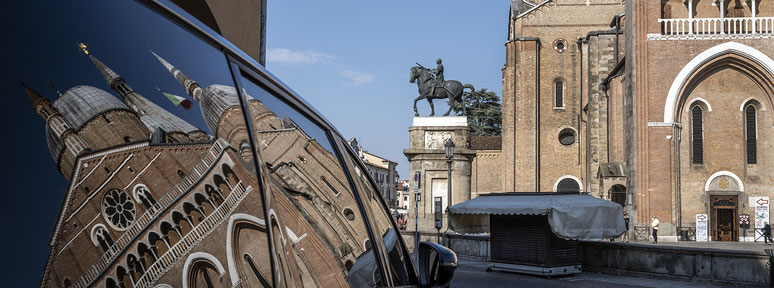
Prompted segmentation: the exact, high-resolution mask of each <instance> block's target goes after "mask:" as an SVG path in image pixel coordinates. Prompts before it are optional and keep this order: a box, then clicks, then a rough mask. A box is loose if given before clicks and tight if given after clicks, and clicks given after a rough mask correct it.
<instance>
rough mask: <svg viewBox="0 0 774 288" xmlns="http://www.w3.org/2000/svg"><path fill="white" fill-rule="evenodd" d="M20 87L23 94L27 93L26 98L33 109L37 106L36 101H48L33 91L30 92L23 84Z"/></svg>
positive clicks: (30, 89)
mask: <svg viewBox="0 0 774 288" xmlns="http://www.w3.org/2000/svg"><path fill="white" fill-rule="evenodd" d="M21 85H22V87H24V92H27V97H28V98H29V99H30V104H32V106H33V107H36V106H37V105H38V101H40V100H44V99H45V100H48V99H46V97H43V96H42V95H40V93H38V92H37V91H35V90H32V88H30V87H29V86H27V84H24V82H22V83H21ZM36 110H37V109H36Z"/></svg>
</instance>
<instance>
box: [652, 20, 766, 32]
mask: <svg viewBox="0 0 774 288" xmlns="http://www.w3.org/2000/svg"><path fill="white" fill-rule="evenodd" d="M658 22H659V23H660V24H661V34H662V35H669V36H676V35H722V34H771V33H774V17H735V18H682V19H659V20H658Z"/></svg>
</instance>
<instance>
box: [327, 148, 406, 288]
mask: <svg viewBox="0 0 774 288" xmlns="http://www.w3.org/2000/svg"><path fill="white" fill-rule="evenodd" d="M336 145H337V146H339V149H342V150H345V151H346V152H345V153H347V154H348V155H349V157H350V159H353V163H352V164H353V165H356V166H358V168H360V170H361V171H363V172H364V173H363V174H364V175H368V176H366V178H367V179H368V184H369V185H371V188H372V189H373V190H374V193H379V189H376V187H378V186H377V185H376V181H374V178H373V176H372V175H371V173H368V170H367V169H366V167H365V163H363V161H362V160H361V159H360V158H359V157H357V156H356V155H357V154H356V153H355V151H354V150H353V149H352V147H351V146H349V145H346V144H345V140H344V137H341V136H339V137H338V138H337V141H336ZM352 168H354V167H352ZM346 173H347V174H348V175H350V177H354V175H351V173H350V171H347V172H346ZM353 180H354V178H353ZM352 185H355V184H354V182H353V183H352ZM355 190H357V189H356V188H355ZM365 193H366V192H365V191H363V192H362V193H360V194H359V197H362V198H363V199H366V197H367V196H368V195H365ZM375 198H377V199H379V200H377V201H378V202H379V203H381V204H380V205H381V208H382V210H383V211H384V212H386V214H387V217H390V221H389V223H390V225H391V227H392V229H393V230H394V231H395V233H397V236H398V240H397V241H398V242H399V244H398V245H400V246H401V247H400V249H401V250H402V251H403V255H406V256H407V257H408V261H407V262H408V265H406V270H408V271H409V273H408V274H409V279H408V281H409V283H403V285H411V284H418V283H419V278H418V276H417V275H418V274H417V273H416V271H417V270H416V267H415V265H414V262H413V261H411V253H409V251H408V248H407V247H408V246H406V242H405V241H404V240H403V236H401V233H400V230H399V229H398V227H397V224H396V223H395V219H393V218H392V213H390V209H389V206H387V203H386V202H384V198H383V197H381V195H380V196H379V197H375ZM370 208H371V207H370V206H369V211H368V212H369V213H370V214H371V217H377V216H376V214H375V212H374V211H371V210H370ZM371 222H376V220H373V219H372V220H371ZM372 228H373V227H372ZM377 235H380V237H379V239H378V240H379V241H378V242H371V243H380V247H381V248H382V253H383V255H385V256H384V257H385V259H386V261H387V262H389V261H390V260H389V259H390V258H389V256H388V255H387V254H388V252H387V251H386V250H385V248H384V238H382V237H381V233H377ZM371 241H373V240H371ZM404 263H405V262H404ZM386 264H387V267H388V268H389V269H391V268H392V266H391V265H389V263H386ZM403 265H405V264H403ZM387 272H390V271H387ZM387 275H392V274H391V273H390V274H387ZM390 278H391V277H390ZM393 284H394V283H393Z"/></svg>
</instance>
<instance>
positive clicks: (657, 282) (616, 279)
mask: <svg viewBox="0 0 774 288" xmlns="http://www.w3.org/2000/svg"><path fill="white" fill-rule="evenodd" d="M487 266H488V263H487V262H482V261H474V260H466V259H460V260H459V267H458V268H457V270H456V271H455V272H454V280H452V283H451V286H452V287H486V288H498V287H530V288H535V287H602V288H604V287H724V286H721V285H713V284H711V283H705V282H686V281H675V280H665V279H658V278H646V277H631V276H618V275H610V274H601V273H591V272H585V273H581V274H577V275H574V276H563V277H553V278H544V277H539V276H531V275H524V274H516V273H507V272H487V271H486V268H487Z"/></svg>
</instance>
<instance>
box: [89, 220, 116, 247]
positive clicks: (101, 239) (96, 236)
mask: <svg viewBox="0 0 774 288" xmlns="http://www.w3.org/2000/svg"><path fill="white" fill-rule="evenodd" d="M91 240H92V241H93V242H94V245H97V246H99V247H100V248H102V252H107V251H108V250H109V249H110V247H111V246H113V239H112V238H110V233H108V231H107V228H105V225H102V224H97V225H94V228H92V229H91Z"/></svg>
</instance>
